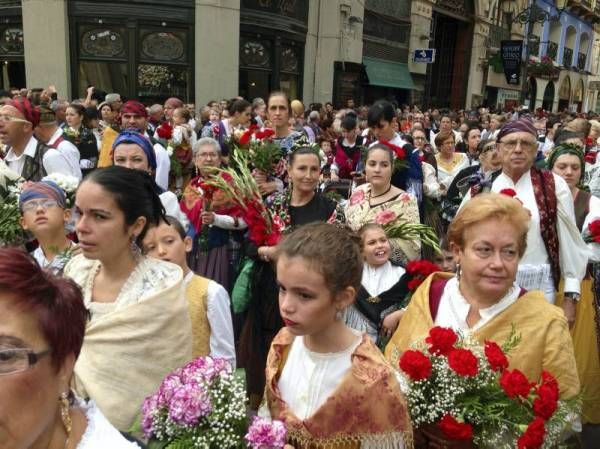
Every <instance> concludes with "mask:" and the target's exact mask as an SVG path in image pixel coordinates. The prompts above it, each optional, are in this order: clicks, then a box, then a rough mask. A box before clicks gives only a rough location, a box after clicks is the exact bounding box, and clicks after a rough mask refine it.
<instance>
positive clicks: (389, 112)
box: [367, 100, 396, 127]
mask: <svg viewBox="0 0 600 449" xmlns="http://www.w3.org/2000/svg"><path fill="white" fill-rule="evenodd" d="M394 117H396V110H395V109H394V106H393V105H392V103H390V102H389V101H386V100H379V101H376V102H375V103H374V104H373V106H371V107H370V108H369V113H368V114H367V125H368V126H369V127H371V126H377V125H379V123H380V122H381V120H385V121H386V122H391V121H392V120H393V119H394Z"/></svg>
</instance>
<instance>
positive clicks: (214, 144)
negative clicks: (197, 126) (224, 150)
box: [193, 137, 221, 156]
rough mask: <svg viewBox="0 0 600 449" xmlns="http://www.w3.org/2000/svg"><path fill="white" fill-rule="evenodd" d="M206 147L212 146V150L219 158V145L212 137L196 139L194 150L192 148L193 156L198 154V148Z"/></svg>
mask: <svg viewBox="0 0 600 449" xmlns="http://www.w3.org/2000/svg"><path fill="white" fill-rule="evenodd" d="M206 145H210V146H212V147H213V149H214V150H215V151H216V152H217V154H218V155H219V156H221V145H219V142H217V141H216V140H215V139H213V138H212V137H202V138H201V139H198V140H197V141H196V143H195V145H194V148H193V151H194V156H195V155H196V154H197V153H198V150H199V149H200V147H203V146H206Z"/></svg>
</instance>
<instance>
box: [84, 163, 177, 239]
mask: <svg viewBox="0 0 600 449" xmlns="http://www.w3.org/2000/svg"><path fill="white" fill-rule="evenodd" d="M83 182H94V183H96V184H98V185H99V186H101V187H102V188H103V189H104V190H106V191H107V192H108V193H109V194H110V195H111V196H112V197H113V199H114V200H115V203H117V206H118V207H119V209H121V211H122V212H123V215H124V216H125V224H126V225H127V226H131V225H132V224H133V223H135V221H136V220H137V219H138V218H139V217H145V218H146V226H144V229H142V232H141V233H140V235H138V237H137V243H138V245H139V246H141V244H142V240H144V236H145V235H146V231H147V230H148V227H149V226H150V225H155V226H157V225H158V224H159V222H160V220H161V219H162V220H165V208H164V206H163V205H162V203H161V201H160V198H159V196H158V193H157V186H156V182H155V181H154V178H152V176H151V175H150V174H149V173H146V172H145V171H142V170H132V169H130V168H125V167H120V166H118V165H113V166H110V167H106V168H100V169H96V170H94V171H92V172H90V174H88V175H87V176H86V177H85V179H84V180H83Z"/></svg>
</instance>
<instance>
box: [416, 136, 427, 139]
mask: <svg viewBox="0 0 600 449" xmlns="http://www.w3.org/2000/svg"><path fill="white" fill-rule="evenodd" d="M413 140H425V137H421V136H417V137H413Z"/></svg>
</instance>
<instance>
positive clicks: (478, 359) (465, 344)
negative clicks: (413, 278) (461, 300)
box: [400, 326, 581, 449]
mask: <svg viewBox="0 0 600 449" xmlns="http://www.w3.org/2000/svg"><path fill="white" fill-rule="evenodd" d="M519 341H520V337H519V336H517V334H516V332H515V329H514V328H513V330H512V332H511V334H510V336H509V338H508V339H507V341H506V342H505V343H504V344H503V345H502V346H499V345H498V344H497V343H495V342H493V341H486V342H485V344H484V345H483V346H482V345H480V344H479V343H478V342H476V341H474V340H473V339H472V337H469V336H463V335H461V334H460V333H456V332H455V331H453V330H452V329H448V328H443V327H438V326H436V327H433V328H432V329H431V330H430V331H429V335H428V336H427V338H426V339H425V340H424V341H422V342H418V343H416V344H415V345H414V347H413V348H412V349H410V350H407V351H405V352H404V354H402V357H401V358H400V370H401V373H402V375H403V377H404V379H405V380H406V382H407V383H408V393H407V399H408V405H409V410H410V413H411V418H412V421H413V424H414V426H415V427H416V428H419V429H420V430H421V434H424V435H425V436H431V435H436V437H437V438H439V436H440V435H441V437H442V438H443V439H445V440H447V441H448V440H450V441H453V443H449V447H455V446H460V444H461V442H462V443H463V444H464V445H465V447H473V446H472V445H473V444H475V445H477V446H479V447H486V448H488V447H489V448H495V449H514V448H518V449H538V448H544V449H550V448H552V447H555V445H556V444H557V443H558V442H559V441H560V438H561V435H562V434H563V432H564V431H565V430H566V426H567V425H568V423H569V422H570V420H571V419H570V418H571V417H573V416H574V415H575V414H576V413H578V412H579V410H580V405H581V404H580V398H579V397H577V398H574V399H571V400H568V401H563V400H560V399H559V388H558V382H557V381H556V379H555V378H554V377H553V376H552V374H550V373H548V372H546V371H544V372H543V373H542V376H541V379H540V380H539V381H538V382H537V383H536V382H532V381H531V380H530V379H527V377H526V376H525V375H524V374H523V373H522V372H520V371H519V370H517V369H514V370H510V369H509V368H508V365H509V361H508V357H507V354H508V352H509V351H510V350H511V349H514V348H515V347H516V346H517V345H518V344H519ZM436 437H432V439H435V438H436Z"/></svg>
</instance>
